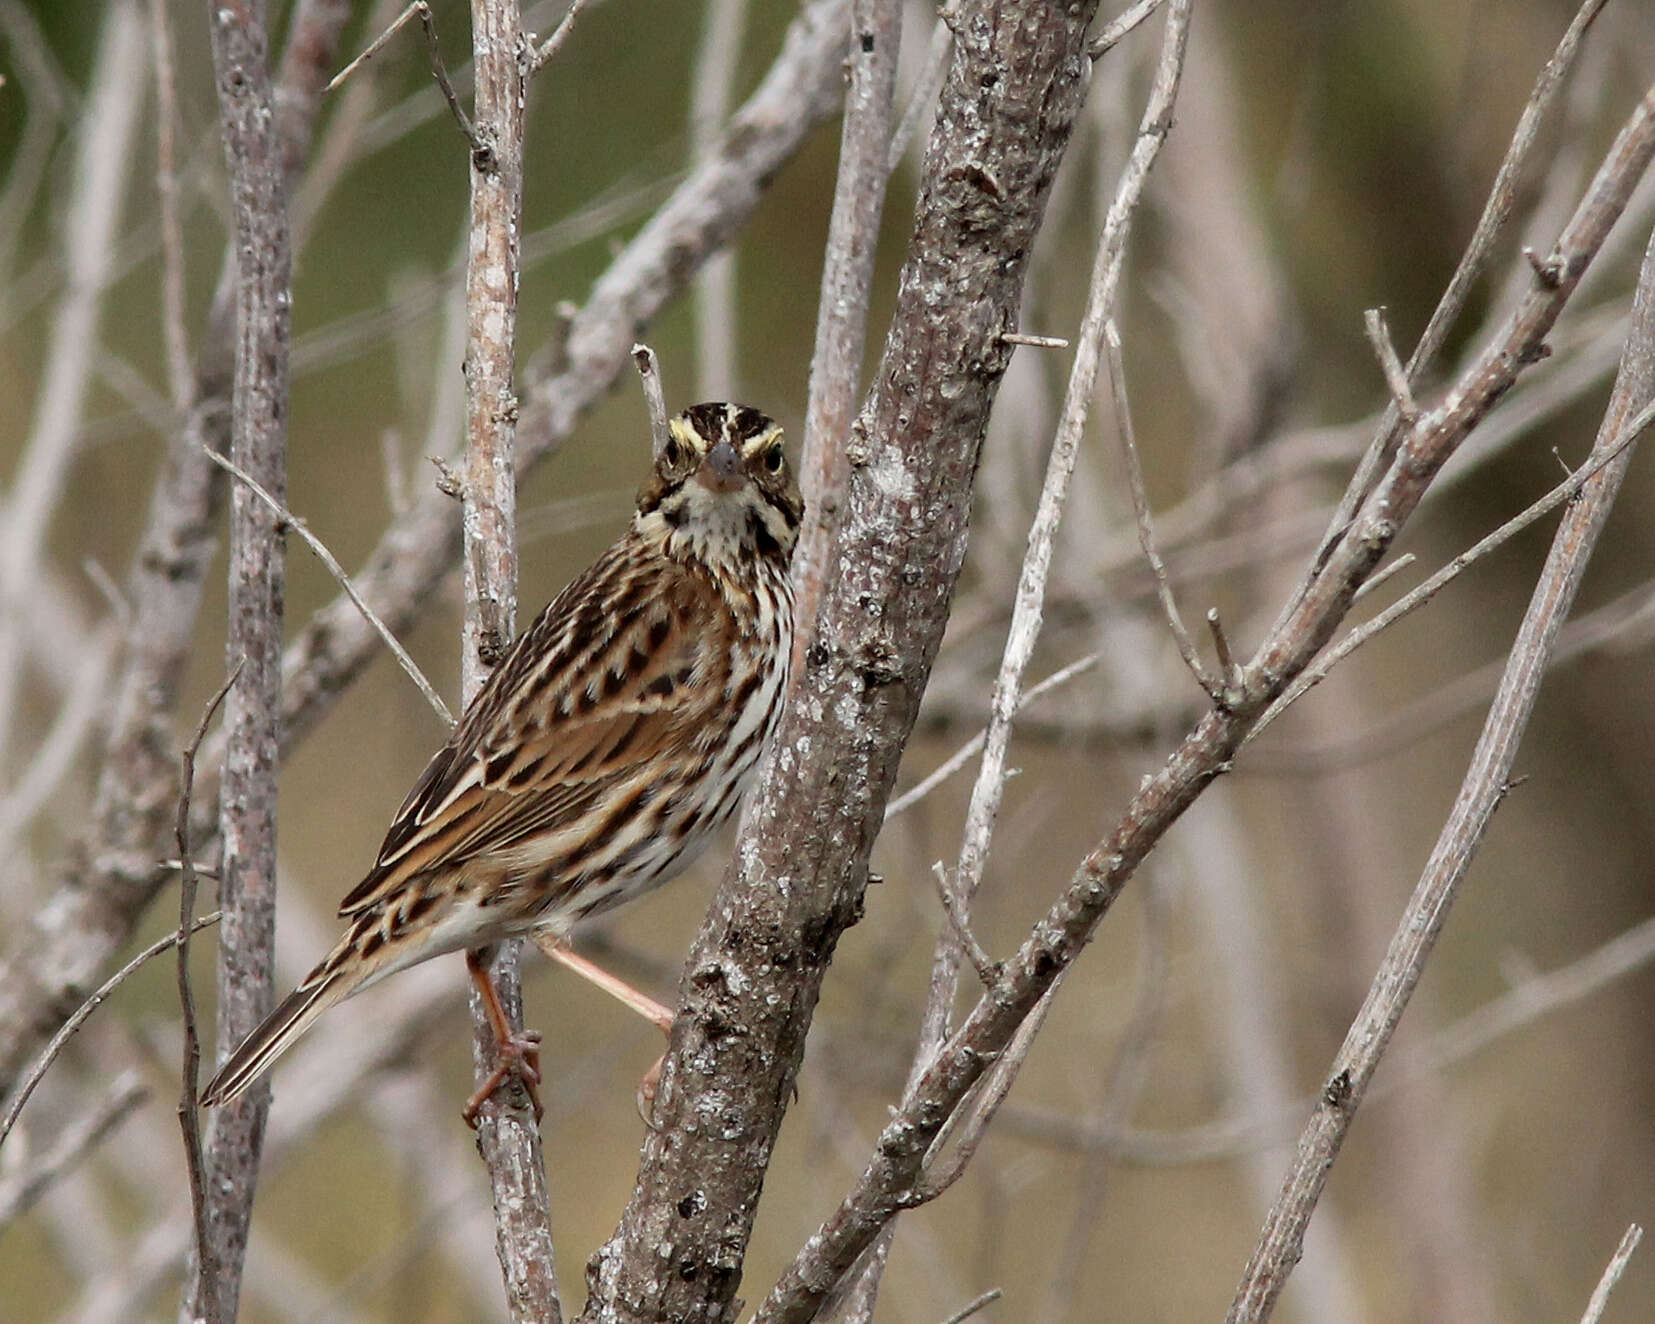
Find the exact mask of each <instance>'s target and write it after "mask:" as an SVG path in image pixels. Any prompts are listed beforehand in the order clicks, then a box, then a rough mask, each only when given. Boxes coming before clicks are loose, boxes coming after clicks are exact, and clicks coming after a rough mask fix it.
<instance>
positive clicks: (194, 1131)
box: [173, 662, 242, 1321]
mask: <svg viewBox="0 0 1655 1324" xmlns="http://www.w3.org/2000/svg"><path fill="white" fill-rule="evenodd" d="M241 671H242V664H241V663H240V662H237V663H236V665H235V666H234V667H233V668H231V670H230V674H229V675H228V676H226V677H225V678H224V683H223V684H222V685H220V686H219V687H218V692H217V693H216V694H214V695H213V697H212V698H211V699H209V700H208V701H207V706H206V707H205V708H203V709H202V711H201V721H200V723H199V724H198V725H197V726H196V728H195V735H194V737H193V738H192V739H191V740H190V743H189V744H188V745H186V746H185V747H184V753H183V757H182V758H181V759H180V763H181V765H182V772H181V775H180V778H179V789H178V814H177V817H176V818H175V819H174V821H173V822H174V826H173V833H174V837H175V839H176V841H177V843H178V870H179V877H178V928H177V930H176V931H175V932H174V934H173V938H174V946H176V947H177V949H178V1005H179V1007H180V1009H181V1010H182V1012H183V1018H184V1062H183V1084H182V1086H181V1089H180V1093H179V1097H178V1125H179V1128H180V1130H181V1131H182V1132H183V1135H184V1168H185V1171H186V1172H187V1173H188V1175H189V1180H190V1215H191V1218H192V1219H193V1221H194V1225H195V1245H194V1247H193V1261H194V1266H195V1272H196V1280H195V1282H194V1283H193V1284H191V1285H190V1286H189V1288H188V1289H187V1290H188V1295H189V1296H190V1297H191V1298H192V1299H193V1300H195V1301H196V1302H198V1303H199V1305H200V1308H201V1310H202V1312H203V1313H204V1315H205V1317H206V1318H207V1319H208V1320H209V1321H217V1320H221V1319H223V1317H224V1313H223V1309H222V1306H221V1302H220V1297H219V1288H218V1282H219V1276H218V1275H219V1263H218V1256H217V1251H216V1247H215V1245H214V1242H213V1236H212V1230H211V1228H210V1227H209V1226H208V1208H209V1206H208V1201H207V1189H206V1164H205V1162H204V1160H203V1157H202V1152H201V1119H200V1118H199V1116H197V1113H196V1108H197V1103H196V1100H197V1097H198V1095H197V1088H198V1086H199V1084H200V1080H199V1077H200V1070H201V1037H200V1035H199V1034H197V1032H196V1021H195V994H194V993H193V992H192V991H191V989H190V935H191V934H192V933H193V932H194V931H195V918H196V917H195V894H196V873H195V860H194V857H193V856H192V854H191V852H190V796H191V795H192V794H193V793H194V790H195V757H196V754H197V753H198V752H199V751H200V749H201V741H202V740H203V738H204V737H205V736H206V734H207V727H208V726H209V725H211V724H212V720H213V714H214V713H216V712H217V711H218V706H219V705H220V704H221V703H223V702H224V697H225V696H226V695H227V694H229V692H230V687H231V686H232V685H234V684H235V683H236V679H237V678H238V677H239V676H240V675H241Z"/></svg>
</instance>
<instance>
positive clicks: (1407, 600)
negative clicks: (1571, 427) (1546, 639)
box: [1242, 402, 1655, 745]
mask: <svg viewBox="0 0 1655 1324" xmlns="http://www.w3.org/2000/svg"><path fill="white" fill-rule="evenodd" d="M1651 423H1655V402H1651V403H1650V404H1647V405H1645V406H1644V407H1643V408H1642V409H1640V410H1639V411H1638V412H1637V414H1635V415H1634V416H1633V417H1632V419H1631V421H1630V422H1628V423H1627V425H1626V427H1625V429H1624V430H1623V431H1622V433H1621V435H1620V436H1619V437H1617V438H1615V440H1614V441H1613V442H1611V443H1610V444H1609V445H1608V446H1605V447H1603V448H1602V449H1601V450H1597V451H1594V453H1593V455H1592V457H1591V459H1589V460H1588V461H1587V462H1586V463H1585V464H1583V465H1581V466H1580V468H1578V469H1576V470H1574V471H1573V472H1571V473H1570V474H1569V476H1568V477H1567V478H1565V479H1564V480H1563V481H1562V482H1561V483H1559V484H1557V486H1556V487H1554V488H1552V489H1551V490H1550V491H1549V492H1547V493H1546V495H1545V496H1543V497H1541V498H1540V499H1539V500H1538V501H1536V502H1534V503H1533V504H1531V505H1530V506H1528V508H1527V509H1525V510H1522V511H1520V512H1519V513H1518V514H1516V515H1514V516H1512V517H1511V518H1510V519H1509V520H1507V521H1506V522H1505V523H1504V524H1502V525H1500V527H1499V528H1497V529H1495V530H1494V531H1493V532H1492V533H1490V534H1488V535H1487V536H1486V537H1483V538H1481V539H1479V540H1478V541H1477V542H1476V543H1474V544H1472V546H1470V547H1468V548H1466V550H1465V551H1463V552H1461V553H1460V554H1459V555H1458V556H1456V557H1455V558H1454V559H1453V560H1451V561H1450V562H1448V564H1447V565H1445V566H1443V567H1442V569H1440V570H1438V571H1437V572H1436V574H1434V575H1432V576H1431V577H1430V578H1429V579H1427V580H1426V581H1425V582H1424V583H1422V584H1420V585H1419V586H1418V587H1417V588H1414V589H1412V590H1411V591H1410V592H1408V593H1407V594H1405V595H1404V596H1403V597H1401V598H1398V599H1397V600H1396V601H1395V602H1393V603H1392V604H1391V605H1390V606H1389V607H1387V608H1385V610H1384V611H1382V612H1380V613H1379V614H1378V615H1376V616H1374V617H1373V618H1372V619H1371V620H1367V621H1364V622H1363V623H1362V624H1361V625H1358V626H1356V627H1355V628H1354V629H1352V630H1351V631H1350V632H1349V633H1348V634H1347V635H1345V637H1344V638H1343V639H1341V640H1340V641H1339V642H1338V643H1337V644H1335V645H1333V647H1331V648H1329V649H1328V650H1327V652H1325V653H1324V654H1322V656H1321V657H1320V658H1318V659H1317V660H1316V662H1315V663H1313V664H1312V665H1311V666H1308V667H1306V668H1305V669H1304V671H1303V672H1301V673H1300V675H1299V677H1298V679H1296V680H1295V681H1294V682H1293V684H1292V685H1290V686H1289V687H1288V689H1287V692H1286V693H1284V694H1283V695H1282V696H1281V698H1279V699H1277V700H1276V701H1275V703H1273V704H1272V705H1271V706H1270V707H1269V708H1268V709H1267V710H1266V711H1265V713H1264V715H1263V716H1262V717H1260V718H1259V720H1258V722H1257V724H1256V725H1255V726H1254V727H1253V729H1252V731H1250V732H1249V733H1248V735H1247V738H1246V740H1244V741H1243V742H1242V743H1243V744H1244V745H1246V744H1251V743H1252V742H1253V741H1254V740H1256V739H1257V738H1258V736H1259V733H1260V732H1262V731H1263V730H1264V729H1265V728H1266V727H1268V726H1269V725H1270V724H1271V723H1272V722H1274V721H1275V720H1276V719H1277V718H1278V717H1280V716H1281V715H1282V713H1283V712H1285V711H1286V710H1287V709H1288V708H1289V707H1291V706H1292V705H1293V704H1294V703H1296V702H1297V701H1298V700H1299V699H1302V698H1303V697H1304V696H1305V695H1306V694H1307V693H1308V692H1309V691H1310V690H1312V689H1314V688H1315V687H1316V686H1317V685H1320V684H1321V683H1322V682H1323V681H1324V680H1326V679H1327V678H1328V675H1329V673H1330V672H1331V671H1332V670H1333V668H1334V667H1336V666H1338V665H1339V663H1341V662H1343V661H1344V660H1345V659H1346V658H1347V657H1349V656H1350V655H1351V654H1352V653H1354V652H1355V651H1356V650H1357V649H1358V648H1360V647H1362V645H1363V644H1366V643H1367V642H1368V641H1369V640H1371V639H1372V638H1373V637H1374V636H1375V635H1377V634H1379V633H1380V632H1381V631H1384V630H1387V629H1389V628H1390V627H1391V626H1393V625H1395V624H1396V623H1397V622H1398V621H1400V620H1401V619H1402V618H1403V617H1404V616H1407V615H1408V614H1409V613H1411V612H1413V611H1416V610H1417V609H1419V608H1420V607H1423V606H1424V605H1425V604H1426V603H1427V602H1429V601H1430V600H1431V599H1432V598H1434V597H1436V595H1437V594H1438V593H1440V592H1442V590H1443V589H1444V588H1446V587H1447V586H1448V585H1449V584H1450V583H1451V582H1452V581H1453V580H1455V579H1457V578H1459V576H1460V575H1462V574H1464V573H1465V572H1466V570H1468V569H1469V568H1470V567H1471V566H1473V565H1475V564H1476V563H1477V562H1478V561H1480V560H1482V559H1483V558H1484V557H1485V556H1488V555H1489V554H1490V553H1491V552H1494V551H1496V550H1497V549H1499V548H1500V547H1502V546H1503V545H1504V544H1506V543H1508V542H1510V541H1511V540H1512V539H1513V538H1515V537H1516V536H1517V535H1518V534H1519V533H1521V532H1522V531H1523V530H1524V529H1526V528H1528V527H1529V526H1530V525H1531V524H1533V523H1535V521H1537V520H1540V519H1543V518H1544V517H1545V516H1547V515H1549V514H1550V513H1551V512H1552V511H1554V510H1556V509H1557V508H1558V507H1559V506H1561V505H1563V504H1564V503H1565V502H1568V501H1573V500H1575V499H1576V498H1578V497H1579V496H1580V494H1581V492H1582V491H1583V490H1584V489H1585V486H1586V484H1587V483H1589V482H1590V481H1591V480H1592V478H1593V477H1595V476H1596V475H1597V474H1598V473H1599V472H1600V471H1601V470H1602V469H1603V468H1604V467H1605V466H1606V465H1608V464H1610V463H1612V462H1613V461H1615V460H1616V459H1618V458H1619V457H1620V456H1621V455H1622V454H1623V453H1624V452H1625V451H1626V449H1627V448H1628V447H1630V446H1632V445H1633V444H1634V443H1635V442H1636V441H1637V440H1638V438H1639V437H1641V436H1642V435H1643V434H1644V432H1646V431H1647V430H1648V428H1649V426H1650V424H1651ZM1376 578H1377V576H1376ZM1369 582H1370V583H1371V582H1372V581H1371V580H1370V581H1369Z"/></svg>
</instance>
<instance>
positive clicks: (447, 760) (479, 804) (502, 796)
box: [339, 539, 730, 916]
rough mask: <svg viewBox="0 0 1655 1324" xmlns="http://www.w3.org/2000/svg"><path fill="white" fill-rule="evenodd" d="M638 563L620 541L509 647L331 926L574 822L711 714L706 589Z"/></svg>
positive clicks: (710, 621) (719, 658)
mask: <svg viewBox="0 0 1655 1324" xmlns="http://www.w3.org/2000/svg"><path fill="white" fill-rule="evenodd" d="M641 554H642V549H641V548H639V547H638V546H636V545H635V543H633V542H631V541H630V540H625V539H623V540H622V541H621V542H620V543H618V544H616V546H615V547H613V548H611V549H610V551H609V552H608V553H606V554H605V555H604V557H602V558H600V559H599V560H598V561H597V562H596V563H595V564H594V565H593V566H592V567H591V568H590V569H589V570H588V571H587V572H586V573H585V574H584V575H582V576H581V577H580V578H579V579H577V580H575V581H574V583H572V584H570V585H569V587H568V588H566V589H565V590H564V591H563V592H562V593H560V594H558V596H557V597H556V598H555V599H554V600H553V601H552V603H551V605H550V606H548V607H547V608H546V610H545V611H543V612H542V613H541V614H540V616H539V618H538V619H537V620H536V621H535V623H534V624H533V625H532V626H530V627H529V629H528V630H527V631H525V632H524V633H523V634H522V635H520V636H519V637H518V639H517V641H516V642H515V643H514V644H513V645H512V647H511V648H510V650H509V651H508V652H507V655H506V657H505V658H504V659H503V660H502V662H501V664H500V666H499V667H498V668H497V669H496V670H495V672H494V675H493V676H492V677H491V678H490V679H489V681H488V683H487V684H486V685H485V686H484V687H483V689H482V691H481V692H480V693H479V694H478V695H477V698H476V699H475V700H474V701H473V702H472V704H471V706H470V707H469V708H467V710H466V713H465V716H464V717H463V718H462V719H461V722H460V724H459V726H458V727H457V728H456V729H455V732H454V736H453V738H452V739H451V740H450V741H449V743H448V745H447V746H445V747H444V748H443V749H442V750H441V751H439V752H438V754H437V755H436V757H434V758H433V759H432V760H431V762H430V764H428V765H427V767H426V769H425V772H424V773H423V774H422V775H421V777H420V779H419V781H418V782H416V783H415V785H414V788H413V790H412V791H410V792H409V794H408V798H407V800H405V801H404V802H403V805H402V808H401V810H399V811H398V813H397V816H396V819H395V821H394V822H393V823H392V824H391V827H390V830H389V831H388V832H387V833H386V835H385V842H384V844H383V845H382V846H381V847H380V851H379V858H378V860H377V861H376V862H375V864H374V867H373V869H372V870H371V871H370V872H369V874H368V876H367V877H366V878H364V879H363V880H362V882H361V883H359V884H358V885H357V887H356V888H355V889H354V890H353V891H352V892H351V893H350V895H349V896H347V897H346V898H345V899H344V901H343V902H341V903H340V907H339V913H340V914H341V915H345V916H349V915H354V914H357V913H360V912H362V911H365V910H369V909H371V908H373V907H375V906H377V905H379V904H381V903H383V902H384V901H385V900H386V899H387V898H389V897H390V896H392V895H394V894H395V893H396V892H397V890H398V889H399V888H400V887H401V886H402V885H403V884H404V883H405V882H406V881H407V880H408V879H410V878H413V877H415V876H418V875H422V874H426V873H429V872H430V871H432V870H435V869H440V868H443V867H445V866H452V865H455V864H458V863H460V862H461V861H464V860H468V859H474V858H476V857H477V856H480V855H487V854H490V853H492V852H496V851H500V850H503V849H505V848H508V847H510V846H511V845H512V844H514V843H516V842H518V841H521V840H523V839H524V838H526V837H531V836H535V835H538V834H540V833H544V832H547V831H552V830H555V829H556V828H557V827H558V826H560V825H562V824H567V823H570V822H573V821H575V820H576V819H578V818H579V816H580V815H582V814H584V813H586V812H588V811H590V810H591V809H592V808H593V807H594V806H595V805H598V804H599V803H601V801H602V800H603V799H604V798H605V796H606V795H607V794H608V793H609V792H610V791H611V790H612V789H613V788H614V787H615V786H616V784H617V783H619V782H621V781H623V780H624V779H626V778H627V777H628V776H629V775H630V774H632V773H634V772H635V771H636V770H637V768H638V767H639V765H641V764H648V763H649V762H651V761H653V760H656V759H659V758H660V757H661V756H662V754H663V752H664V751H666V750H668V749H670V748H671V747H672V746H673V745H674V744H675V743H682V742H687V741H689V740H690V739H691V738H692V737H693V732H694V731H695V730H696V729H697V728H698V727H699V726H700V725H701V723H702V721H704V720H705V718H706V717H707V716H709V715H710V711H711V709H712V708H714V707H716V706H717V705H718V704H720V703H721V702H723V700H724V695H725V692H726V687H727V682H728V679H729V678H728V675H727V672H728V668H729V652H730V650H729V641H728V640H727V639H726V638H724V627H723V625H722V621H723V617H724V613H723V612H722V611H721V610H720V607H721V604H720V603H718V602H717V590H716V588H714V587H713V586H712V584H711V583H710V582H708V581H705V580H704V579H702V578H701V577H699V576H697V575H695V574H693V573H691V572H688V571H683V572H679V571H678V568H677V567H676V566H673V567H671V568H670V570H663V569H661V567H660V566H659V563H655V564H654V565H652V567H651V569H652V573H649V574H640V573H639V569H640V565H639V558H640V555H641Z"/></svg>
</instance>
